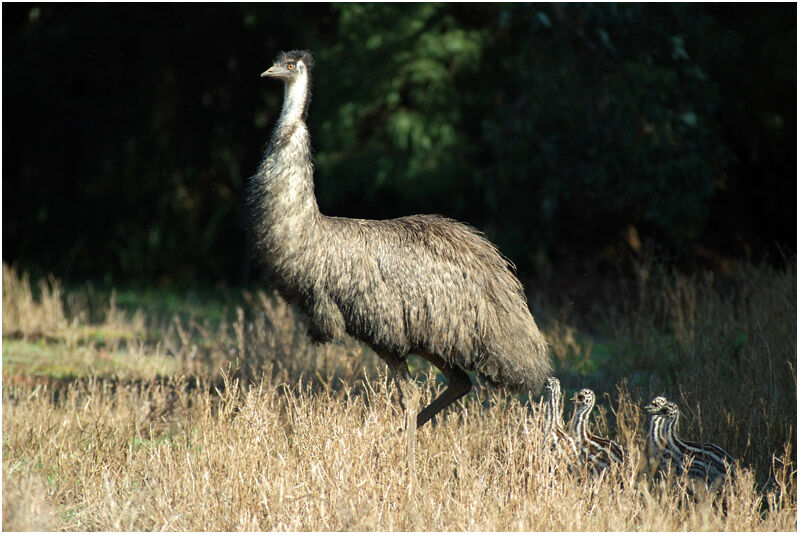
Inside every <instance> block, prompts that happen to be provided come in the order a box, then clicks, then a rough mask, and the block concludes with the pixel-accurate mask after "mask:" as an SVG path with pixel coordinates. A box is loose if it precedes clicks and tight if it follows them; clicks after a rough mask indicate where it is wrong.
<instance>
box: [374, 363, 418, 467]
mask: <svg viewBox="0 0 800 535" xmlns="http://www.w3.org/2000/svg"><path fill="white" fill-rule="evenodd" d="M378 355H380V357H381V358H382V359H383V360H384V361H385V362H386V364H388V366H389V369H390V370H392V376H393V377H394V381H395V383H397V389H398V393H399V394H400V405H401V406H402V407H403V412H404V413H405V415H406V425H405V428H406V433H405V434H406V463H407V464H408V468H409V469H410V470H411V473H412V474H413V473H414V472H415V467H416V459H417V453H416V452H417V425H416V424H417V421H418V420H417V412H418V411H419V390H418V389H417V387H416V386H415V385H414V380H413V379H412V378H411V374H410V373H409V372H408V362H406V359H404V358H402V357H395V356H393V355H389V354H386V353H378Z"/></svg>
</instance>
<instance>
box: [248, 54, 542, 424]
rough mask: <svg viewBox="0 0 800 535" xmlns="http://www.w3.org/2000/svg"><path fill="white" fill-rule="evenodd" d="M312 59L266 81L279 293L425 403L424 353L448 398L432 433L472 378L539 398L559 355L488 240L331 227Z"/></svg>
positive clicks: (282, 67)
mask: <svg viewBox="0 0 800 535" xmlns="http://www.w3.org/2000/svg"><path fill="white" fill-rule="evenodd" d="M311 67H312V59H311V56H310V54H309V53H307V52H298V51H294V52H289V53H283V54H281V55H280V56H279V57H278V59H277V60H276V62H275V64H274V65H273V66H272V67H271V68H270V69H269V70H267V71H266V72H265V73H263V74H262V76H264V77H272V78H277V79H280V80H282V81H283V82H284V86H285V95H284V103H283V109H282V112H281V115H280V118H279V119H278V122H277V124H276V126H275V130H274V133H273V135H272V138H271V140H270V142H269V145H268V147H267V151H266V154H265V157H264V159H263V161H262V163H261V165H260V167H259V169H258V172H257V173H256V175H255V176H254V177H252V179H251V180H250V182H249V186H248V190H249V191H248V199H247V200H248V210H249V218H250V225H251V230H252V232H253V239H254V246H255V248H256V252H257V255H258V256H259V257H260V258H261V261H262V263H263V265H264V266H265V268H266V270H267V271H268V273H269V275H270V277H271V279H272V281H273V283H274V284H275V286H276V288H277V289H278V291H279V292H280V293H281V294H282V295H283V296H284V297H285V298H286V299H287V300H288V301H289V302H292V303H294V304H296V305H297V306H298V307H299V308H300V309H301V310H302V311H303V312H305V314H306V315H307V316H308V323H309V334H310V335H311V337H312V338H313V339H314V340H315V341H318V342H329V341H333V340H341V339H343V338H344V337H346V336H348V335H349V336H352V337H354V338H357V339H359V340H362V341H363V342H365V343H367V344H368V345H369V346H371V347H372V348H373V349H374V350H375V352H376V353H377V354H378V355H379V356H380V357H381V358H382V359H383V360H384V361H385V362H386V363H387V364H388V366H389V368H390V370H391V372H392V373H393V375H394V378H395V380H396V381H397V383H398V385H399V387H400V391H401V394H402V397H403V398H404V399H407V400H408V399H409V398H410V397H412V396H415V395H416V390H415V389H414V388H413V385H412V381H411V377H410V374H409V372H408V367H407V363H406V358H407V356H408V355H409V354H417V355H420V356H422V357H423V358H425V359H426V360H428V361H429V362H431V363H432V364H433V365H435V366H436V367H438V368H439V369H440V370H441V371H442V372H443V373H444V375H445V376H446V377H447V378H448V381H449V385H448V389H447V390H446V391H445V392H444V393H443V394H442V395H441V396H440V398H438V399H436V400H435V401H434V402H433V403H431V405H430V406H429V407H427V408H425V409H424V410H423V411H422V412H420V413H419V415H418V416H417V425H418V426H420V425H422V424H424V423H425V422H426V421H427V420H429V419H430V418H432V417H433V416H434V415H435V414H436V413H438V412H439V411H441V410H442V409H444V408H445V407H446V406H447V405H449V404H450V403H452V402H454V401H455V400H457V399H458V398H460V397H461V396H463V395H464V394H466V393H467V392H468V391H469V390H470V388H471V382H470V379H469V376H468V375H467V374H466V373H465V372H464V369H466V370H475V371H477V372H479V373H480V374H482V375H484V376H486V377H487V378H488V379H490V380H491V381H493V382H496V383H499V384H502V385H507V386H511V387H527V388H531V389H535V390H538V389H539V388H540V386H541V384H542V382H543V381H544V378H545V377H546V376H547V375H548V373H549V371H550V363H549V358H548V348H547V344H546V341H545V339H544V337H543V335H542V334H541V333H540V331H539V329H538V328H537V326H536V324H535V322H534V320H533V317H532V316H531V313H530V311H529V310H528V307H527V304H526V299H525V295H524V293H523V289H522V285H521V284H520V282H519V281H518V279H517V278H516V277H515V276H514V274H513V272H512V266H511V265H510V263H509V262H508V260H506V259H505V258H504V257H503V256H502V255H501V254H500V253H499V251H498V250H497V248H496V247H495V246H494V245H493V244H492V243H490V242H489V241H488V240H487V239H486V238H484V237H483V236H482V235H481V234H480V233H479V232H478V231H476V230H475V229H473V228H471V227H469V226H468V225H465V224H463V223H459V222H457V221H454V220H451V219H447V218H444V217H440V216H435V215H415V216H409V217H402V218H398V219H391V220H367V219H348V218H341V217H330V216H326V215H323V214H321V213H320V211H319V208H318V206H317V202H316V199H315V197H314V177H313V166H312V160H311V149H310V140H309V133H308V129H307V127H306V124H305V121H304V119H305V116H306V113H307V106H308V101H309V94H310V76H311Z"/></svg>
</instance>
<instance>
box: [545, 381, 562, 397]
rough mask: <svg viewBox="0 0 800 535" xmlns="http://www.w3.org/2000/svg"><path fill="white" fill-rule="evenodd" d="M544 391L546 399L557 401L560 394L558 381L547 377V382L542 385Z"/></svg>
mask: <svg viewBox="0 0 800 535" xmlns="http://www.w3.org/2000/svg"><path fill="white" fill-rule="evenodd" d="M544 391H545V393H546V394H547V396H548V399H558V397H559V394H560V393H561V383H559V382H558V379H556V378H555V377H548V378H547V381H545V383H544Z"/></svg>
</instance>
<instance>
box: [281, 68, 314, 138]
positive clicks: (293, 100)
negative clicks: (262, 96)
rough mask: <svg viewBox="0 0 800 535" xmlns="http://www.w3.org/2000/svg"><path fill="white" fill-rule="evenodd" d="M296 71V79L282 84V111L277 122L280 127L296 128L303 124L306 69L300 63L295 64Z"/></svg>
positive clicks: (306, 95) (306, 79) (306, 81)
mask: <svg viewBox="0 0 800 535" xmlns="http://www.w3.org/2000/svg"><path fill="white" fill-rule="evenodd" d="M297 69H298V74H297V78H295V79H294V80H293V81H291V82H286V83H285V84H284V94H283V109H282V111H281V117H280V119H279V120H278V122H279V124H280V125H281V126H290V125H295V126H296V125H297V123H298V122H299V123H302V122H303V113H304V112H305V107H306V103H307V97H308V69H307V68H306V66H305V64H303V62H302V61H298V62H297Z"/></svg>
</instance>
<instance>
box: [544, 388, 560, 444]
mask: <svg viewBox="0 0 800 535" xmlns="http://www.w3.org/2000/svg"><path fill="white" fill-rule="evenodd" d="M556 403H557V402H556V401H555V400H554V399H553V398H552V397H551V398H550V399H548V400H547V404H546V405H545V406H544V432H545V435H547V434H549V433H550V432H551V431H552V430H553V427H554V421H555V409H554V407H553V406H554V405H555V404H556Z"/></svg>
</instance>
